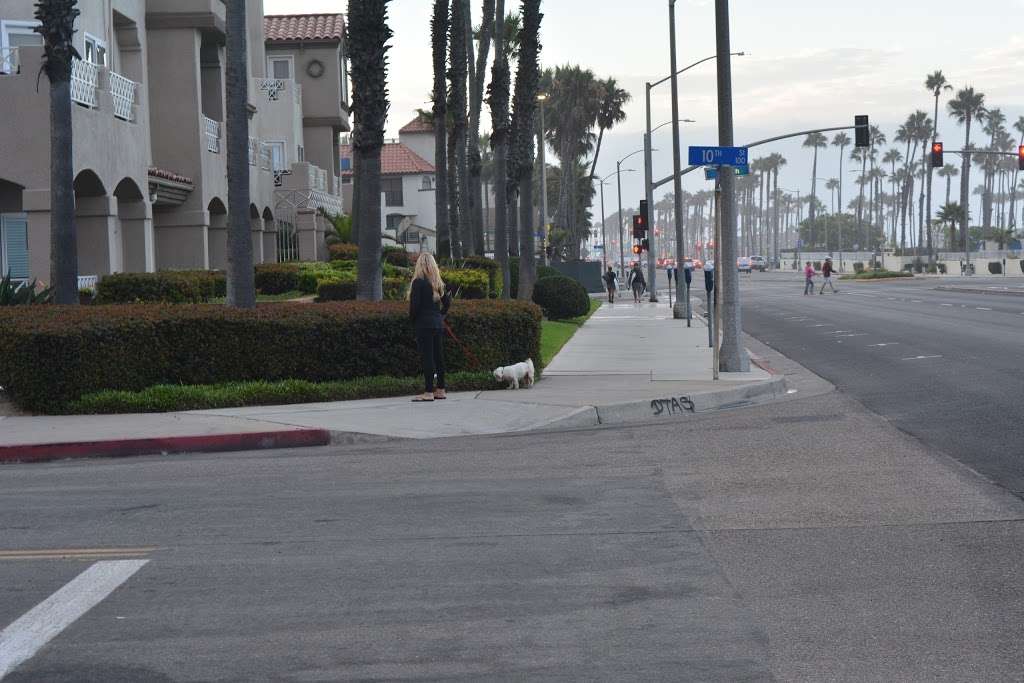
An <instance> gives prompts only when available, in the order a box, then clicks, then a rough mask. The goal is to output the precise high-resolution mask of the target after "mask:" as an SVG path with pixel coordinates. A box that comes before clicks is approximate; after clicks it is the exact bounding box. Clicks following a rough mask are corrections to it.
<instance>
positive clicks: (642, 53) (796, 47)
mask: <svg viewBox="0 0 1024 683" xmlns="http://www.w3.org/2000/svg"><path fill="white" fill-rule="evenodd" d="M265 4H266V11H267V13H268V14H279V13H297V12H322V11H339V9H341V10H344V8H345V7H347V3H346V2H344V0H265ZM432 4H433V3H432V2H431V1H430V0H392V2H391V5H390V6H391V23H392V28H393V30H394V32H395V37H394V39H393V40H392V45H393V48H392V50H391V53H390V54H391V68H390V75H389V77H390V90H391V96H392V107H391V120H390V122H389V134H391V135H394V134H396V133H397V129H398V128H399V127H401V126H402V125H403V124H404V123H406V121H408V120H409V119H411V118H412V116H413V110H414V109H415V108H416V107H426V106H428V104H427V102H428V97H429V91H430V85H431V78H432V75H431V71H430V39H429V17H430V10H431V5H432ZM473 4H474V5H475V7H474V17H476V16H478V14H479V11H480V9H479V6H478V5H479V4H480V3H479V1H478V0H476V1H474V2H473ZM506 4H507V5H508V6H509V7H516V6H518V3H516V2H515V1H514V0H506ZM731 12H732V44H733V50H734V51H746V52H748V53H749V56H746V57H739V58H735V59H734V63H733V71H734V97H735V106H736V113H735V118H736V137H737V142H743V141H751V140H755V139H759V138H764V137H770V136H773V135H778V134H782V133H785V132H790V131H795V130H803V129H807V128H813V127H826V126H837V125H844V124H846V123H850V124H851V125H852V123H853V116H854V115H855V114H869V115H870V116H871V117H872V122H873V123H877V124H880V125H881V126H882V128H883V129H884V130H885V132H886V134H887V135H889V137H890V138H891V137H892V133H893V130H894V129H895V127H896V125H898V123H900V122H902V121H903V120H904V119H905V118H906V116H907V115H908V114H909V113H911V112H912V111H913V110H914V109H917V108H921V109H925V110H927V111H929V112H931V111H932V107H933V103H932V100H931V98H930V97H929V95H928V93H927V92H926V91H925V90H924V85H923V84H924V79H925V76H926V75H927V74H928V73H930V72H932V71H934V70H936V69H942V70H943V71H944V72H945V74H946V76H947V78H949V80H950V81H951V82H952V83H953V85H955V86H957V87H962V86H964V85H972V86H974V87H975V88H976V89H978V90H980V91H982V92H984V93H985V95H986V97H987V103H988V104H989V106H999V107H1001V108H1002V109H1003V110H1004V111H1005V112H1006V113H1007V115H1008V118H1009V120H1010V121H1011V122H1012V121H1015V120H1017V118H1018V117H1020V116H1024V79H1022V77H1021V74H1022V73H1024V21H1022V19H1024V0H989V1H988V2H963V0H857V1H856V2H848V3H847V2H839V1H837V0H772V1H771V2H766V1H765V0H732V3H731ZM544 13H545V17H544V23H543V45H544V51H543V55H542V58H543V61H544V64H545V65H546V66H554V65H558V64H565V63H570V62H571V63H578V64H581V65H583V66H585V67H587V68H590V69H592V70H594V71H595V73H597V74H598V75H599V76H601V77H608V76H611V77H614V78H616V79H617V80H618V81H619V83H620V84H621V85H622V86H623V87H625V88H626V89H627V90H629V91H630V92H631V93H632V94H633V97H634V99H633V102H632V103H631V104H630V106H629V109H628V113H629V119H628V120H627V121H626V122H625V123H624V124H622V125H621V127H620V128H619V129H617V130H615V131H613V132H611V133H609V134H608V135H607V136H606V138H605V147H604V149H603V150H602V153H601V161H600V163H599V165H598V171H599V173H601V174H608V173H611V172H613V171H614V170H615V160H616V159H618V158H621V157H623V156H625V155H626V154H629V153H630V152H632V151H634V150H636V149H639V148H640V147H642V144H643V141H642V137H641V135H642V129H643V124H644V110H643V94H644V83H645V82H646V81H653V80H659V79H660V78H662V77H663V76H666V75H668V71H669V55H668V9H667V0H632V1H631V2H617V1H616V2H613V1H612V0H545V2H544ZM676 16H677V28H678V35H679V37H678V40H679V65H680V67H682V66H684V65H686V64H689V63H692V62H694V61H697V60H698V59H701V58H703V57H706V56H708V55H711V54H713V53H714V51H715V28H714V2H713V1H712V0H678V2H677V7H676ZM680 101H681V115H682V117H683V118H691V119H695V120H696V121H697V123H696V124H690V125H686V126H684V128H683V132H684V139H683V144H684V156H685V145H689V144H695V145H696V144H716V142H717V125H716V120H717V119H716V113H715V108H716V102H717V93H716V90H715V72H714V62H709V63H708V64H706V65H704V66H702V67H698V68H697V69H695V70H693V71H691V72H689V73H687V74H686V75H685V76H684V77H682V79H681V81H680ZM943 106H944V103H943ZM670 107H671V102H670V97H669V89H668V86H667V85H666V86H662V87H661V88H658V89H656V90H655V92H654V96H653V114H652V116H653V118H654V125H655V126H657V125H658V124H660V123H663V122H665V121H668V120H669V119H670V118H671V108H670ZM940 131H941V133H942V135H943V137H944V138H945V139H947V140H949V141H950V143H949V144H955V143H954V141H956V140H960V141H961V143H962V139H963V138H962V136H963V130H962V128H960V127H958V126H957V125H956V123H955V122H954V121H952V120H950V119H949V118H948V117H947V116H946V115H945V114H944V113H943V114H941V115H940ZM654 145H655V147H656V148H658V149H659V150H660V151H659V152H658V153H657V154H656V155H655V176H656V177H664V176H666V175H668V174H669V173H670V172H671V128H670V127H668V126H666V127H665V128H662V129H661V130H660V131H658V132H656V133H655V139H654ZM761 149H762V150H763V152H764V153H770V152H781V153H782V154H784V155H785V156H786V157H787V158H788V160H789V166H788V167H787V168H786V169H785V171H784V173H783V175H782V176H781V179H780V184H781V185H782V186H783V187H786V188H789V189H790V190H801V191H802V192H807V191H808V190H809V187H810V176H811V169H810V154H809V150H801V149H800V145H799V142H796V143H790V144H777V145H776V146H773V147H770V148H769V147H766V148H761ZM820 166H821V168H820V169H819V177H820V178H829V177H833V176H837V175H838V152H832V151H829V152H828V153H827V156H825V157H823V160H822V161H821V162H820ZM626 167H628V168H635V169H637V171H641V170H642V159H641V158H640V157H634V158H633V159H631V160H629V161H627V162H626ZM696 175H697V174H691V175H690V176H688V177H687V182H686V184H685V186H686V187H687V189H690V190H696V189H700V188H701V186H702V185H703V184H704V182H703V180H702V179H698V178H697V177H696ZM851 177H852V176H851ZM972 184H974V183H973V182H972ZM823 185H824V183H823V181H822V180H819V189H818V192H819V195H818V196H819V198H821V199H822V200H823V201H825V202H826V203H828V197H826V196H825V191H824V188H823ZM642 193H643V179H642V173H631V174H626V175H624V176H623V194H624V198H623V203H624V204H625V205H626V206H635V204H636V202H637V200H638V199H639V198H640V197H641V195H642ZM847 196H848V197H849V196H850V195H849V194H848V195H847ZM606 199H609V197H608V195H607V194H606ZM613 201H614V199H611V200H610V201H609V205H610V204H611V203H612V202H613ZM611 210H612V209H611V208H610V207H609V212H611Z"/></svg>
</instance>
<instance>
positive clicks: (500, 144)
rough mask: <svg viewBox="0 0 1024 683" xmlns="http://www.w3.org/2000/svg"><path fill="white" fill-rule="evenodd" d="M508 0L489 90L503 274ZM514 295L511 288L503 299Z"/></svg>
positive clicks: (497, 253) (498, 15)
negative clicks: (506, 22)
mask: <svg viewBox="0 0 1024 683" xmlns="http://www.w3.org/2000/svg"><path fill="white" fill-rule="evenodd" d="M505 38H506V33H505V0H497V7H496V8H495V13H494V64H493V65H492V66H491V84H490V85H489V86H488V87H487V101H488V104H489V105H490V108H491V124H492V127H493V131H492V133H491V149H493V150H494V198H495V221H494V258H495V259H496V260H497V261H498V263H499V264H500V266H501V270H502V273H508V272H509V270H508V268H509V265H508V264H509V261H508V256H509V244H508V235H509V227H508V223H509V216H508V141H509V127H510V122H509V114H508V101H509V81H510V79H511V76H510V75H509V67H508V53H507V51H506V49H505ZM510 294H511V285H509V287H507V288H506V289H505V292H504V293H503V296H509V295H510Z"/></svg>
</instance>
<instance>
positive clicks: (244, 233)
mask: <svg viewBox="0 0 1024 683" xmlns="http://www.w3.org/2000/svg"><path fill="white" fill-rule="evenodd" d="M225 25H226V31H225V34H226V35H227V45H226V48H225V53H226V56H225V62H226V71H227V73H226V75H225V84H224V85H225V87H224V91H225V107H226V110H227V116H226V118H227V153H228V160H227V161H228V273H227V280H228V283H227V304H228V306H234V307H236V308H255V307H256V272H255V270H254V268H253V256H252V222H251V218H250V217H249V205H250V203H251V202H250V197H249V88H248V85H249V70H248V50H247V46H246V20H245V0H227V3H226V14H225Z"/></svg>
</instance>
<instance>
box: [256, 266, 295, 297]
mask: <svg viewBox="0 0 1024 683" xmlns="http://www.w3.org/2000/svg"><path fill="white" fill-rule="evenodd" d="M299 273H300V266H299V264H298V263H261V264H259V265H258V266H256V291H258V292H259V293H260V294H284V293H285V292H294V291H295V290H297V289H299Z"/></svg>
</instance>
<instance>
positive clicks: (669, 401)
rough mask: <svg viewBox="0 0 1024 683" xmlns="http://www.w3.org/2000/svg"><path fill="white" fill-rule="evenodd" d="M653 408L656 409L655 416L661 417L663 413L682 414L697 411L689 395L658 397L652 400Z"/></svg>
mask: <svg viewBox="0 0 1024 683" xmlns="http://www.w3.org/2000/svg"><path fill="white" fill-rule="evenodd" d="M651 410H652V411H654V416H655V417H661V416H662V415H666V414H667V415H677V414H678V415H681V414H683V413H692V412H694V411H695V406H694V405H693V401H692V400H691V399H690V398H689V397H687V396H683V397H682V398H658V399H655V400H653V401H651Z"/></svg>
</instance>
